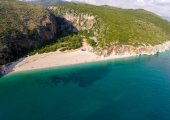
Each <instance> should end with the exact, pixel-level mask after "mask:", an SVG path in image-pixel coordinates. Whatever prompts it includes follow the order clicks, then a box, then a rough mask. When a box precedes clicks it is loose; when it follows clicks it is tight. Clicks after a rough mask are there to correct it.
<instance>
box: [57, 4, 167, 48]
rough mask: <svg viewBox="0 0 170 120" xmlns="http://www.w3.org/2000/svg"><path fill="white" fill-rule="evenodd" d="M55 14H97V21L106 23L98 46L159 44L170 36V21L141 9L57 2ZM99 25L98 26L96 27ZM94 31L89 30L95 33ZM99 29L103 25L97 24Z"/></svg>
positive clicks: (102, 23)
mask: <svg viewBox="0 0 170 120" xmlns="http://www.w3.org/2000/svg"><path fill="white" fill-rule="evenodd" d="M56 7H58V8H59V10H60V11H61V12H58V9H57V10H56V11H55V13H56V15H61V16H62V15H64V14H65V13H64V12H63V11H65V10H67V12H70V13H72V12H74V13H76V14H77V15H78V14H80V13H84V14H90V15H94V16H97V19H98V21H97V23H96V25H98V26H100V25H99V24H101V25H103V26H104V30H103V31H102V34H103V37H102V38H100V39H98V46H101V47H106V46H110V45H113V44H130V45H135V46H136V45H141V44H146V45H148V44H150V45H156V44H160V43H162V42H165V41H167V40H170V23H169V22H168V21H166V20H164V19H162V18H161V17H159V16H157V15H155V14H154V13H151V12H148V11H145V10H142V9H139V10H132V9H120V8H114V7H109V6H93V5H87V4H65V5H58V6H56ZM96 28H97V27H95V29H96ZM95 29H93V31H90V32H91V33H90V34H92V33H93V32H94V31H95ZM97 29H103V28H101V27H98V28H97Z"/></svg>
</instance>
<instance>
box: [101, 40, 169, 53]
mask: <svg viewBox="0 0 170 120" xmlns="http://www.w3.org/2000/svg"><path fill="white" fill-rule="evenodd" d="M169 48H170V42H169V41H168V42H165V43H163V44H160V45H155V46H139V47H134V46H131V45H113V46H112V47H110V48H108V49H107V50H104V51H103V52H102V53H100V54H103V55H104V56H109V55H154V54H156V53H161V52H165V51H166V50H169Z"/></svg>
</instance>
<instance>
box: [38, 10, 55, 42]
mask: <svg viewBox="0 0 170 120" xmlns="http://www.w3.org/2000/svg"><path fill="white" fill-rule="evenodd" d="M40 25H41V26H40V28H39V29H38V33H39V36H40V37H41V38H42V39H43V40H51V39H53V38H54V37H55V35H56V34H57V22H56V17H55V16H54V15H52V14H50V13H48V14H46V15H44V16H42V17H41V18H40Z"/></svg>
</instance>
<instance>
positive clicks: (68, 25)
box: [0, 13, 78, 76]
mask: <svg viewBox="0 0 170 120" xmlns="http://www.w3.org/2000/svg"><path fill="white" fill-rule="evenodd" d="M48 20H50V21H52V22H51V23H50V22H46V21H48ZM40 24H41V26H39V37H40V38H41V39H42V40H41V39H38V40H34V39H35V38H37V37H31V38H28V37H22V39H25V40H22V42H21V43H19V44H18V45H17V46H18V48H17V50H18V49H20V50H21V48H23V49H22V51H21V52H23V51H24V54H23V55H19V54H18V53H20V52H17V53H16V54H14V56H15V57H16V59H15V61H14V62H13V61H11V63H9V64H6V65H5V67H1V68H0V71H1V72H0V76H2V75H1V74H6V73H10V72H12V71H13V69H14V68H15V67H16V66H17V65H18V64H19V63H21V62H22V61H24V60H25V57H26V55H28V54H29V53H30V51H34V50H38V49H41V48H43V47H45V46H46V45H53V44H54V43H56V42H58V41H59V39H61V38H64V37H67V36H70V35H74V34H78V29H77V28H76V27H75V26H74V25H73V23H72V22H71V21H69V20H67V19H65V18H63V17H60V16H55V15H54V14H52V13H49V14H48V15H46V16H43V17H42V18H40ZM34 32H35V31H34ZM33 35H34V34H33ZM23 41H26V42H24V43H23ZM11 51H12V50H11ZM11 55H12V53H11ZM21 57H22V58H21ZM24 64H25V63H24Z"/></svg>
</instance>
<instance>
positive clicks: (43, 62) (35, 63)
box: [4, 49, 133, 74]
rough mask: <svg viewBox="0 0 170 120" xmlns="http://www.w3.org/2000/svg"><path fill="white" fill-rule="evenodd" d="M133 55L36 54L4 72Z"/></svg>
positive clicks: (10, 66) (78, 51)
mask: <svg viewBox="0 0 170 120" xmlns="http://www.w3.org/2000/svg"><path fill="white" fill-rule="evenodd" d="M130 56H133V55H122V56H120V55H119V56H118V55H110V56H109V57H103V56H98V55H96V54H94V53H92V52H89V51H82V50H81V49H78V50H76V51H72V52H59V51H56V52H50V53H44V54H36V55H33V56H28V57H25V58H21V59H19V60H18V61H15V62H13V63H11V64H10V65H8V66H6V67H5V68H4V72H5V73H6V74H7V73H16V72H23V71H29V70H36V69H45V68H53V67H59V66H68V65H74V64H81V63H90V62H97V61H104V60H111V59H117V58H124V57H130Z"/></svg>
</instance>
